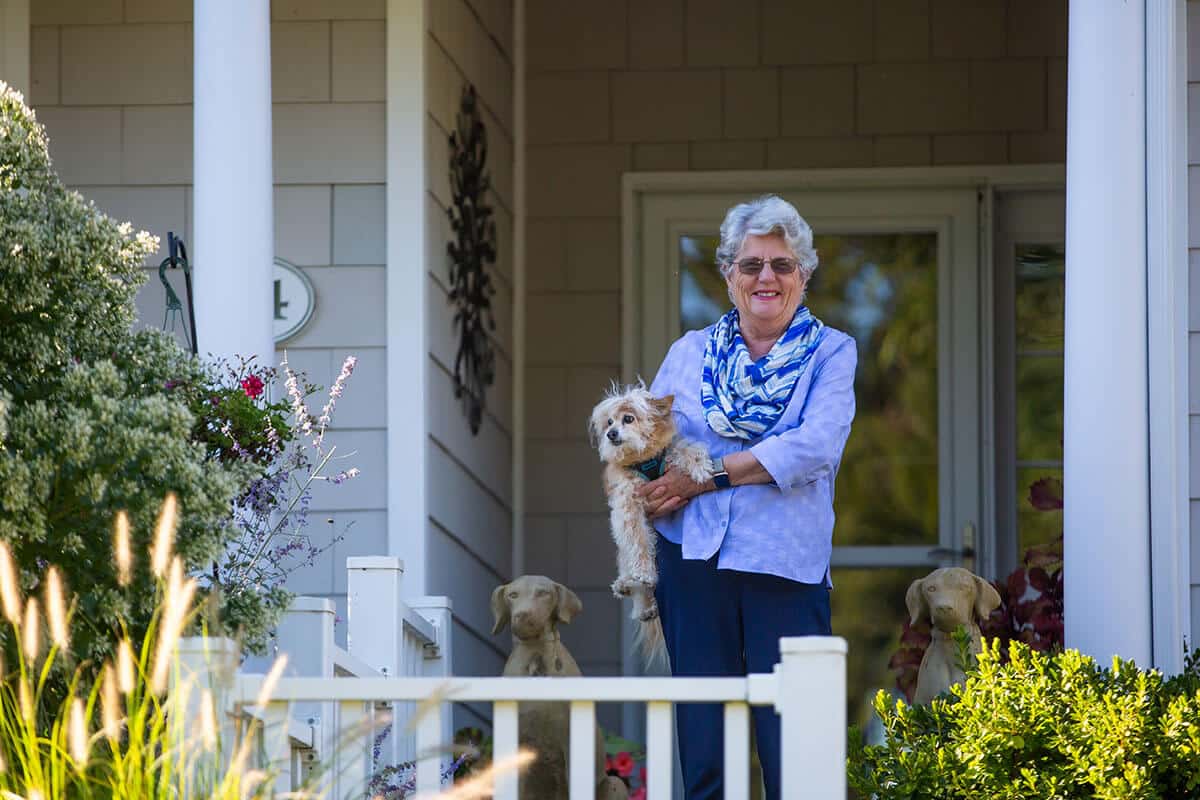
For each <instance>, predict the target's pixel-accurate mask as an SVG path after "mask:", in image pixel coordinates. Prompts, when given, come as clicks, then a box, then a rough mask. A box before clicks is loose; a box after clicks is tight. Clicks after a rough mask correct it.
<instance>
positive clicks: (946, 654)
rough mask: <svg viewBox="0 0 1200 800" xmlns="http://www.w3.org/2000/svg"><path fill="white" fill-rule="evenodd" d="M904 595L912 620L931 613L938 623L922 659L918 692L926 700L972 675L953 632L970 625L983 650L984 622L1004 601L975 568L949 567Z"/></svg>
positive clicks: (974, 648) (918, 699)
mask: <svg viewBox="0 0 1200 800" xmlns="http://www.w3.org/2000/svg"><path fill="white" fill-rule="evenodd" d="M904 601H905V603H906V604H907V605H908V613H909V616H910V617H911V618H912V624H914V625H915V624H916V623H918V622H920V621H921V619H923V618H928V619H929V621H930V623H931V628H932V630H931V633H932V637H933V638H932V640H931V641H930V642H929V647H928V648H926V650H925V656H924V658H922V659H921V669H920V671H919V672H918V673H917V693H916V695H915V696H914V697H913V702H914V703H919V704H924V703H928V702H929V701H930V700H932V699H933V698H935V697H937V696H938V695H939V694H941V693H942V692H944V691H946V690H947V689H949V688H950V687H951V686H952V685H954V684H956V683H960V682H962V681H963V680H965V679H966V676H965V675H964V674H963V671H962V669H961V668H960V667H959V663H958V649H957V647H956V645H955V644H954V640H953V639H951V638H950V635H951V634H952V633H954V632H955V631H956V630H958V629H959V627H965V628H966V629H967V631H968V633H970V635H971V645H970V651H971V652H972V653H976V654H977V653H978V652H979V651H980V649H981V642H980V636H979V623H980V621H982V620H985V619H987V618H988V617H989V616H990V615H991V613H992V612H993V611H995V610H996V609H997V608H999V607H1000V594H999V592H997V591H996V587H994V586H992V585H991V584H990V583H988V582H987V581H985V580H984V579H983V578H981V577H979V576H978V575H976V574H975V573H973V572H971V571H970V570H967V569H963V568H962V567H943V568H942V569H935V570H934V571H933V572H931V573H929V574H928V575H926V576H925V577H924V578H918V579H917V580H915V581H913V582H912V584H911V585H910V586H909V587H908V592H907V593H906V594H905V596H904Z"/></svg>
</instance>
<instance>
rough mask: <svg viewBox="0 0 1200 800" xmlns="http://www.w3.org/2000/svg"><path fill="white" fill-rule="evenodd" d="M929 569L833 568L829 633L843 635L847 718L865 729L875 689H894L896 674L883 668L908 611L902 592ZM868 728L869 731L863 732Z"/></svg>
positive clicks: (895, 646) (870, 719)
mask: <svg viewBox="0 0 1200 800" xmlns="http://www.w3.org/2000/svg"><path fill="white" fill-rule="evenodd" d="M928 574H929V568H928V567H915V568H914V567H903V568H897V567H892V568H887V569H834V570H833V571H832V579H833V585H834V587H835V588H834V590H833V593H832V594H831V595H830V603H831V605H832V609H833V632H834V634H835V635H836V636H841V637H843V638H845V639H846V641H847V642H848V644H849V650H848V652H847V653H846V721H847V722H849V723H850V724H853V725H858V726H859V728H860V729H867V728H868V727H869V723H871V721H872V719H873V713H872V710H871V702H872V701H873V700H874V699H875V693H876V692H878V691H879V690H880V689H886V690H887V691H889V692H891V691H895V690H896V673H895V672H893V671H892V669H891V668H890V667H889V666H888V660H889V659H890V658H891V657H892V653H894V652H896V649H897V648H898V647H899V646H900V632H901V630H902V629H903V627H904V618H905V617H906V616H907V615H908V611H907V610H906V608H905V605H904V594H905V592H907V591H908V586H909V584H911V583H912V582H913V581H914V580H916V579H917V578H923V577H925V576H926V575H928ZM869 733H870V732H869V731H868V734H869Z"/></svg>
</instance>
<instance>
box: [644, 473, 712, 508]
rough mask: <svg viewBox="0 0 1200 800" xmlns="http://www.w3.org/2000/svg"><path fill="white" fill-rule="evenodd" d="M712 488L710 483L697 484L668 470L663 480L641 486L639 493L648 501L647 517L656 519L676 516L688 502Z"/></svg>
mask: <svg viewBox="0 0 1200 800" xmlns="http://www.w3.org/2000/svg"><path fill="white" fill-rule="evenodd" d="M711 488H712V486H711V484H710V483H709V482H705V483H696V482H695V481H694V480H692V479H691V478H689V477H688V476H687V475H686V474H684V473H683V472H680V471H679V470H674V469H670V468H668V469H667V471H666V472H664V473H663V474H662V477H661V478H657V479H655V480H652V481H650V482H648V483H646V484H645V485H644V486H639V487H638V490H637V493H638V496H639V497H642V498H644V499H645V501H646V516H648V517H650V519H655V518H656V517H665V516H667V515H668V514H674V513H675V512H676V511H678V510H679V509H681V508H683V507H684V506H685V505H687V501H688V500H691V499H692V498H693V497H695V496H696V495H698V494H702V493H704V492H707V491H708V490H709V489H711Z"/></svg>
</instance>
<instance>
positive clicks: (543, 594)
mask: <svg viewBox="0 0 1200 800" xmlns="http://www.w3.org/2000/svg"><path fill="white" fill-rule="evenodd" d="M582 610H583V603H581V602H580V601H579V598H578V597H577V596H576V595H575V593H574V592H572V591H571V590H570V589H568V588H567V587H565V586H563V585H562V584H559V583H556V582H554V581H552V580H550V579H549V578H546V577H543V576H541V575H522V576H521V577H519V578H517V579H515V580H514V581H512V582H511V583H506V584H504V585H503V586H497V587H496V589H495V590H494V591H493V592H492V616H493V617H494V618H495V624H494V625H493V627H492V633H493V634H496V633H499V632H500V631H502V630H504V628H505V627H508V626H510V625H511V626H512V632H513V650H512V654H511V655H509V657H508V661H507V663H505V665H504V674H505V675H506V676H516V677H528V676H550V677H555V676H557V677H578V676H579V675H581V674H582V673H580V671H579V665H578V664H576V663H575V659H574V658H572V657H571V654H570V653H569V652H568V651H567V648H566V647H565V646H564V645H563V643H562V641H561V640H560V639H559V638H558V625H559V623H563V624H566V623H568V622H570V621H571V620H572V619H573V618H574V617H575V615H576V614H578V613H579V612H580V611H582ZM517 730H518V731H519V733H518V737H519V739H520V743H521V746H522V747H527V748H529V749H531V750H533V751H534V753H536V754H537V755H536V758H535V759H534V760H533V763H531V764H530V765H529V768H528V769H526V771H525V772H524V773H523V774H522V775H521V777H520V779H519V788H518V794H519V796H520V797H521V800H566V797H567V794H568V786H569V784H568V778H567V765H568V763H570V759H569V754H570V751H571V742H570V707H569V706H568V704H567V703H549V702H547V703H521V706H520V710H519V711H518V714H517ZM596 731H597V732H596V800H625V798H626V797H628V794H629V791H628V788H627V787H626V786H625V783H624V782H623V781H621V780H620V779H619V778H614V777H612V776H611V775H606V773H605V771H604V742H603V740H602V739H601V738H600V734H599V728H597V729H596Z"/></svg>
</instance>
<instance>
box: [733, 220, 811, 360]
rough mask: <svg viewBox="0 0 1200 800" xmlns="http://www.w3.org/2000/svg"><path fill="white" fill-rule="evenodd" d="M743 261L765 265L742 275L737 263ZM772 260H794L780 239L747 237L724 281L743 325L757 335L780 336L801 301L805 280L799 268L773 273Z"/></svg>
mask: <svg viewBox="0 0 1200 800" xmlns="http://www.w3.org/2000/svg"><path fill="white" fill-rule="evenodd" d="M745 258H760V259H762V260H763V262H765V263H764V264H763V268H762V271H760V272H759V273H758V274H757V275H745V274H743V273H742V271H741V270H739V269H738V267H737V262H738V261H741V260H742V259H745ZM773 258H790V259H795V255H793V254H792V251H791V250H789V249H788V246H787V243H786V242H785V241H784V239H783V236H780V235H779V234H771V235H768V236H758V235H756V234H750V235H748V236H747V237H746V240H745V241H744V242H742V249H741V250H739V251H738V254H737V258H736V259H734V264H733V265H732V266H731V267H730V271H729V276H728V277H727V278H726V279H725V282H726V283H727V284H728V286H729V296H730V298H731V299H732V300H733V304H734V306H736V307H737V310H738V315H739V316H740V317H741V320H742V324H743V325H746V324H749V325H750V326H751V327H752V328H753V329H754V332H755V333H757V334H758V335H760V336H763V335H775V336H778V335H781V334H782V333H783V331H784V329H786V328H787V326H788V324H789V323H791V321H792V317H794V316H795V315H796V309H797V308H799V307H800V303H801V301H802V300H803V299H804V285H805V279H804V276H803V273H802V272H801V270H800V268H799V267H797V268H796V269H794V270H792V271H791V272H790V273H787V274H783V275H779V274H776V273H775V271H774V270H773V269H771V265H770V261H771V259H773ZM744 334H745V332H744V331H743V335H744Z"/></svg>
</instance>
